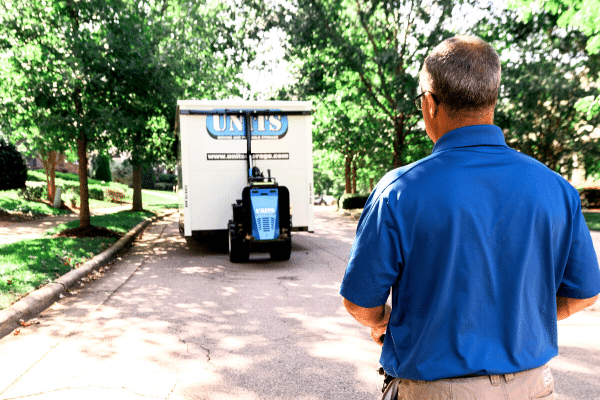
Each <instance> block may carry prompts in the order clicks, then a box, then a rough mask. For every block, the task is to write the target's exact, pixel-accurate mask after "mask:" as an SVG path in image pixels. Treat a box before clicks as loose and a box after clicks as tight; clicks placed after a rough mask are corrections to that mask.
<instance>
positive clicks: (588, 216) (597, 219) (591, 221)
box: [583, 211, 600, 231]
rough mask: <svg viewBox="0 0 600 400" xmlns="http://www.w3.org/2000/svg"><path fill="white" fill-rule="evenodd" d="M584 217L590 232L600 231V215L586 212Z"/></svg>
mask: <svg viewBox="0 0 600 400" xmlns="http://www.w3.org/2000/svg"><path fill="white" fill-rule="evenodd" d="M583 217H584V218H585V222H586V223H587V226H588V228H590V230H592V231H600V213H595V212H585V211H584V212H583Z"/></svg>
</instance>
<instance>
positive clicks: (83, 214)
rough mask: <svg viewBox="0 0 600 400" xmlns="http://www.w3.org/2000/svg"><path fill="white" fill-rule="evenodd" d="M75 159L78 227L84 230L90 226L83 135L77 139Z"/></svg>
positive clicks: (86, 166)
mask: <svg viewBox="0 0 600 400" xmlns="http://www.w3.org/2000/svg"><path fill="white" fill-rule="evenodd" d="M77 159H78V162H79V200H80V203H79V227H80V228H84V227H86V226H90V225H91V221H90V201H89V190H88V176H87V172H88V159H87V138H86V137H85V135H81V136H80V137H79V139H77Z"/></svg>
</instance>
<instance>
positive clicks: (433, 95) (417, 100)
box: [413, 90, 440, 111]
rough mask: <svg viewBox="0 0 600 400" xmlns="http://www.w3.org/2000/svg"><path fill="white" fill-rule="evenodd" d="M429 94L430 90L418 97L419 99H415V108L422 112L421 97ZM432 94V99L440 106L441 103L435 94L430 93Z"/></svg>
mask: <svg viewBox="0 0 600 400" xmlns="http://www.w3.org/2000/svg"><path fill="white" fill-rule="evenodd" d="M427 92H429V90H426V91H424V92H423V93H421V94H420V95H418V96H417V97H415V98H414V99H413V102H414V103H415V107H417V110H419V111H422V110H423V108H422V107H421V101H420V100H419V99H420V98H421V96H423V95H424V94H425V93H427ZM429 93H430V94H431V98H432V99H433V101H435V104H436V105H439V104H440V101H439V100H438V98H437V97H435V94H433V93H431V92H429Z"/></svg>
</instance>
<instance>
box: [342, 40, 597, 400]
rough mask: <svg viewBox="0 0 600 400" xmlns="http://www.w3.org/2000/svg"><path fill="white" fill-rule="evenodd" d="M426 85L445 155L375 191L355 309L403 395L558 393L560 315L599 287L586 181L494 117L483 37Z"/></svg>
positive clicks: (493, 78)
mask: <svg viewBox="0 0 600 400" xmlns="http://www.w3.org/2000/svg"><path fill="white" fill-rule="evenodd" d="M420 86H421V94H420V95H419V96H418V97H417V98H416V99H415V104H416V105H417V107H418V108H419V109H421V110H422V113H423V119H424V121H425V127H426V130H427V135H428V136H429V137H430V138H431V140H432V141H433V142H434V143H435V145H434V147H433V153H432V154H431V155H430V156H428V157H426V158H424V159H422V160H419V161H417V162H415V163H413V164H410V165H407V166H405V167H402V168H399V169H396V170H394V171H391V172H390V173H388V174H387V175H386V176H385V177H384V178H383V179H382V180H381V181H380V182H379V183H378V185H377V187H376V189H375V190H374V191H373V193H372V194H371V196H370V197H369V200H368V201H367V204H366V206H365V209H364V211H363V214H362V216H361V219H360V221H359V224H358V229H357V235H356V239H355V241H354V245H353V247H352V252H351V255H350V260H349V262H348V267H347V269H346V274H345V276H344V280H343V282H342V286H341V289H340V293H341V294H342V296H343V297H344V305H345V306H346V308H347V310H348V311H349V312H350V314H352V315H353V316H354V317H355V318H356V319H357V320H358V321H359V322H361V323H362V324H363V325H366V326H368V327H371V336H372V338H373V340H375V342H377V343H378V344H380V345H382V346H383V349H382V353H381V359H380V363H381V365H382V366H383V368H384V370H385V373H386V374H387V375H388V376H390V377H393V378H397V379H395V380H394V381H393V383H392V385H390V388H393V390H394V391H395V390H397V391H398V395H397V398H398V399H415V400H416V399H418V400H423V399H477V400H481V399H530V398H542V399H553V398H554V394H553V391H554V383H553V379H552V374H551V372H550V370H549V368H548V367H547V366H546V363H547V362H548V361H549V360H550V359H552V358H553V357H555V356H556V355H557V354H558V345H557V319H558V320H560V319H563V318H566V317H568V316H569V315H571V314H573V313H575V312H577V311H579V310H581V309H583V308H585V307H587V306H588V305H591V304H593V303H594V302H595V300H596V299H597V297H598V293H600V269H599V268H598V261H597V258H596V254H595V252H594V248H593V244H592V241H591V237H590V233H589V230H588V228H587V226H586V224H585V221H584V219H583V215H582V213H581V202H580V199H579V195H578V193H577V190H575V189H574V188H573V187H572V186H571V185H570V184H569V183H568V182H567V181H565V180H564V179H563V178H562V177H561V176H559V175H558V174H556V173H554V172H553V171H551V170H550V169H548V168H547V167H545V166H544V165H543V164H541V163H539V162H538V161H536V160H534V159H532V158H531V157H528V156H526V155H524V154H521V153H519V152H517V151H515V150H513V149H511V148H509V147H508V146H507V145H506V142H505V140H504V136H503V133H502V131H501V130H500V129H499V128H498V127H496V126H494V125H493V117H494V108H495V105H496V99H497V95H498V89H499V87H500V60H499V58H498V54H497V53H496V52H495V51H494V49H493V48H492V47H491V46H489V45H488V44H487V43H485V42H484V41H482V40H481V39H479V38H475V37H468V36H457V37H454V38H451V39H448V40H445V41H444V42H442V43H441V44H440V45H438V46H437V47H436V48H435V49H434V50H433V52H432V53H431V54H430V55H429V56H428V57H427V59H426V60H425V63H424V67H423V70H422V71H421V74H420ZM390 289H391V297H392V299H391V300H392V307H391V309H390V307H389V306H386V305H385V303H386V300H387V298H388V295H389V294H390ZM384 334H385V335H384ZM391 390H392V389H388V392H387V393H386V394H385V395H384V398H389V399H395V398H396V395H395V392H394V393H392V392H391Z"/></svg>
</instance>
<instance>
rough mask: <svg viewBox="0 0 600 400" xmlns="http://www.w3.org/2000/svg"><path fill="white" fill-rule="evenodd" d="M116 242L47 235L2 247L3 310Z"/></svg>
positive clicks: (0, 286) (0, 287)
mask: <svg viewBox="0 0 600 400" xmlns="http://www.w3.org/2000/svg"><path fill="white" fill-rule="evenodd" d="M114 241H115V239H108V238H84V239H74V238H44V239H33V240H24V241H21V242H17V243H12V244H8V245H3V246H0V309H4V308H6V307H8V306H10V305H11V304H12V303H13V302H15V301H16V300H18V299H20V298H21V297H23V295H25V294H27V293H29V292H31V291H33V290H36V289H38V288H39V287H41V286H43V285H45V284H47V283H48V282H51V281H52V280H54V279H56V278H58V277H59V276H61V275H63V274H65V273H67V272H69V271H70V270H71V269H73V268H76V267H77V266H78V265H79V264H81V263H83V262H84V261H86V260H87V259H89V258H91V257H93V256H94V255H96V254H98V253H100V252H102V251H103V250H105V249H107V248H108V247H109V246H110V245H111V244H112V243H113V242H114Z"/></svg>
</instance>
